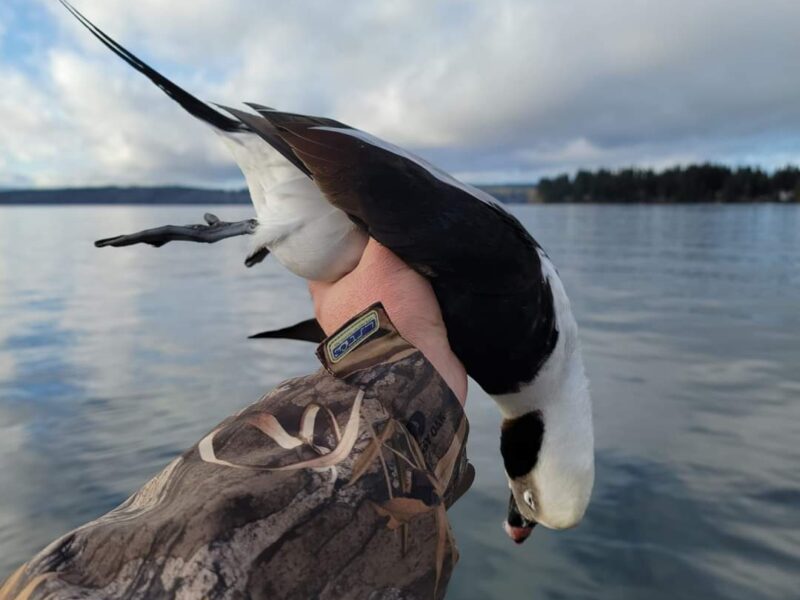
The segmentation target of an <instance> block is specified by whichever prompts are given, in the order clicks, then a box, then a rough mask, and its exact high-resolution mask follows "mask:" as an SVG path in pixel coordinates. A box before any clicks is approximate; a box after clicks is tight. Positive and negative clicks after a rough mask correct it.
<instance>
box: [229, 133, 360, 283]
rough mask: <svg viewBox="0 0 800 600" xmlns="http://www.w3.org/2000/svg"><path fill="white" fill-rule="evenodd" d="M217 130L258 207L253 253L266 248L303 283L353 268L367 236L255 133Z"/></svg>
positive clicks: (339, 273) (334, 278)
mask: <svg viewBox="0 0 800 600" xmlns="http://www.w3.org/2000/svg"><path fill="white" fill-rule="evenodd" d="M217 132H218V133H219V134H220V135H221V137H222V139H223V140H224V141H225V145H226V146H227V147H228V149H229V150H230V151H231V153H232V154H233V157H234V159H235V160H236V164H238V165H239V168H240V169H241V170H242V173H243V174H244V176H245V180H246V181H247V187H248V189H249V191H250V198H251V199H252V201H253V206H254V207H255V209H256V216H257V217H258V229H257V230H256V233H255V235H254V236H253V249H257V248H263V247H264V246H266V247H267V248H269V250H270V252H271V253H272V254H273V255H274V256H275V258H276V259H277V260H278V261H279V262H280V263H281V264H282V265H283V266H284V267H286V268H287V269H289V270H290V271H291V272H292V273H294V274H295V275H299V276H300V277H303V278H305V279H313V280H317V281H334V280H336V279H339V278H340V277H341V276H342V275H345V274H346V273H349V272H350V271H351V270H353V268H354V267H355V266H356V264H358V261H359V259H360V258H361V254H362V253H363V252H364V247H365V246H366V244H367V235H366V233H364V232H363V231H362V230H361V229H359V228H358V227H356V226H355V225H354V224H353V222H352V221H350V219H349V218H348V217H347V215H346V214H345V213H343V212H342V211H340V210H339V209H337V208H335V207H333V206H332V205H331V204H330V203H329V202H328V201H327V200H325V197H324V196H323V195H322V193H321V192H320V191H319V189H318V188H317V186H316V185H314V183H313V182H312V181H311V180H310V179H309V178H308V177H306V176H305V175H304V174H303V173H301V172H300V171H299V170H298V169H297V167H295V166H294V165H293V164H291V163H290V162H289V161H288V160H286V159H285V158H284V157H283V156H282V155H281V154H280V153H279V152H278V151H277V150H275V149H274V148H272V147H271V146H270V145H269V144H267V143H266V142H265V141H264V140H262V139H261V138H259V137H258V136H257V135H255V134H253V133H244V132H242V133H229V132H222V131H217Z"/></svg>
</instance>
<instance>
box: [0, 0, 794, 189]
mask: <svg viewBox="0 0 800 600" xmlns="http://www.w3.org/2000/svg"><path fill="white" fill-rule="evenodd" d="M73 3H74V4H75V6H76V7H77V8H78V9H79V10H81V11H82V12H83V13H84V14H85V15H86V16H87V17H88V18H89V19H91V20H92V21H93V22H95V23H96V24H97V25H98V26H99V27H100V28H101V29H103V30H104V31H105V32H106V33H108V34H109V35H111V36H112V37H113V38H115V39H116V40H117V41H118V42H120V43H121V44H122V45H123V46H125V47H127V48H128V49H129V50H131V51H133V52H134V53H135V54H137V55H139V56H140V57H141V58H143V59H145V60H146V61H148V62H149V63H150V64H151V65H152V66H154V67H155V68H157V69H158V70H160V71H161V72H162V73H163V74H165V75H166V76H167V77H169V78H171V79H172V80H174V81H175V82H176V83H178V84H179V85H181V86H183V87H185V88H186V89H187V90H189V91H191V92H192V93H194V94H195V95H197V96H198V97H200V98H202V99H204V100H207V101H212V102H219V103H221V104H228V105H234V106H235V105H239V103H241V102H245V101H252V102H259V103H261V104H266V105H268V106H272V107H275V108H279V109H284V110H289V111H292V112H304V113H309V114H316V115H323V116H328V117H333V118H335V119H338V120H340V121H343V122H345V123H347V124H349V125H351V126H354V127H358V128H360V129H364V130H366V131H369V132H371V133H373V134H375V135H378V136H380V137H383V138H385V139H387V140H389V141H391V142H393V143H396V144H399V145H402V146H404V147H406V148H408V149H409V150H411V151H413V152H415V153H417V154H420V155H422V156H423V157H425V158H426V159H428V160H430V161H432V162H434V163H435V164H437V165H438V166H440V167H442V168H444V169H445V170H448V171H450V172H451V173H453V174H454V175H456V176H457V177H459V178H461V179H464V180H466V181H469V182H472V183H523V182H535V181H536V180H538V179H539V178H540V177H542V176H546V175H552V174H556V173H561V172H574V171H575V170H577V169H579V168H597V167H601V166H603V167H609V168H620V167H625V166H641V167H654V168H663V167H666V166H670V165H673V164H686V163H690V162H700V161H715V162H722V163H725V164H730V165H739V164H750V165H758V166H762V167H764V168H767V169H772V168H776V167H779V166H782V165H784V164H788V163H793V164H798V163H800V76H798V73H800V33H799V32H800V2H798V0H762V1H760V2H753V1H752V0H747V1H742V0H670V1H669V2H666V1H664V0H602V1H601V0H558V1H556V0H491V1H489V0H485V1H480V2H476V1H469V0H442V1H437V0H406V1H403V0H372V1H370V2H363V1H359V2H356V1H351V0H337V1H336V2H331V1H329V0H296V1H293V2H286V1H285V0H281V1H273V0H268V1H265V0H170V1H169V2H165V1H163V0H138V1H136V2H131V1H130V0H127V1H126V0H73ZM0 82H2V87H1V88H0V188H15V187H59V186H79V185H136V184H142V185H160V184H184V185H196V186H210V187H214V186H224V187H242V186H243V185H244V180H243V178H242V176H241V175H240V173H239V171H238V169H237V168H236V166H235V164H234V163H233V161H232V159H231V157H230V156H229V155H228V153H227V151H226V149H225V147H224V146H223V144H222V142H221V141H220V140H219V139H218V138H217V136H215V135H214V134H213V132H212V131H211V130H210V129H209V128H208V127H207V126H205V125H203V124H201V123H199V122H197V121H195V120H194V119H193V118H192V117H190V116H189V115H187V114H185V113H184V112H183V111H182V109H181V108H180V107H179V106H177V105H176V104H174V103H173V102H172V101H171V100H169V99H168V98H167V97H166V96H164V95H163V94H162V93H161V92H160V91H159V90H158V89H157V88H155V87H154V86H153V85H152V84H151V83H150V82H149V81H148V80H146V79H144V78H143V77H142V76H141V75H139V74H138V73H136V72H135V71H133V70H132V69H131V68H130V67H128V66H127V65H126V64H125V63H124V62H122V61H121V60H120V59H118V58H117V57H116V56H114V55H113V54H112V53H111V52H110V51H108V50H107V49H106V48H105V47H104V46H102V44H100V43H99V42H98V41H97V40H96V39H95V38H94V37H92V36H91V35H90V34H89V33H88V31H86V30H85V29H84V28H83V27H82V26H81V25H80V24H79V23H78V22H77V21H75V20H74V19H73V18H72V17H71V16H70V15H69V14H68V13H67V11H66V10H65V9H64V8H63V7H62V6H61V5H60V4H59V3H58V2H57V0H3V1H2V3H0Z"/></svg>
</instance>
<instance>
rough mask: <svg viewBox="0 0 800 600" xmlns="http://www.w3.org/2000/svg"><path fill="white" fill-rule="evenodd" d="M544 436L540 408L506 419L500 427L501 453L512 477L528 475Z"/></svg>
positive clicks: (537, 455) (533, 465) (534, 464)
mask: <svg viewBox="0 0 800 600" xmlns="http://www.w3.org/2000/svg"><path fill="white" fill-rule="evenodd" d="M543 437H544V421H543V420H542V413H541V412H539V411H538V410H535V411H533V412H529V413H526V414H524V415H522V416H521V417H519V418H516V419H506V420H505V421H503V424H502V426H501V428H500V454H502V455H503V463H504V464H505V467H506V473H507V474H508V476H509V477H510V478H511V479H515V478H517V477H522V476H523V475H527V474H528V473H530V472H531V470H533V468H534V467H535V466H536V461H537V460H538V459H539V450H540V449H541V447H542V438H543Z"/></svg>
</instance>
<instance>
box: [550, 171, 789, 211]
mask: <svg viewBox="0 0 800 600" xmlns="http://www.w3.org/2000/svg"><path fill="white" fill-rule="evenodd" d="M537 196H538V197H539V199H540V201H541V202H546V203H561V202H614V203H619V202H623V203H653V204H655V203H663V202H677V203H694V202H725V203H733V202H800V169H798V168H797V167H792V166H787V167H783V168H781V169H778V170H777V171H774V172H772V173H768V172H766V171H764V170H762V169H759V168H753V167H738V168H735V169H732V168H730V167H727V166H724V165H715V164H701V165H689V166H685V167H683V166H678V167H672V168H669V169H665V170H663V171H653V170H650V169H633V168H631V169H620V170H617V171H610V170H608V169H600V170H598V171H578V172H577V173H576V174H575V175H572V176H570V175H567V174H563V175H559V176H558V177H546V178H543V179H541V180H540V181H539V184H538V186H537Z"/></svg>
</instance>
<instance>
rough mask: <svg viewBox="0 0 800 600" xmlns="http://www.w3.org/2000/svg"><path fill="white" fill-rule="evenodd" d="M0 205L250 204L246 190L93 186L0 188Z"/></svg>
mask: <svg viewBox="0 0 800 600" xmlns="http://www.w3.org/2000/svg"><path fill="white" fill-rule="evenodd" d="M0 204H28V205H30V204H250V196H249V194H248V193H247V191H246V190H236V191H230V190H208V189H200V188H190V187H180V186H171V187H95V188H64V189H50V190H6V191H0Z"/></svg>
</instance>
